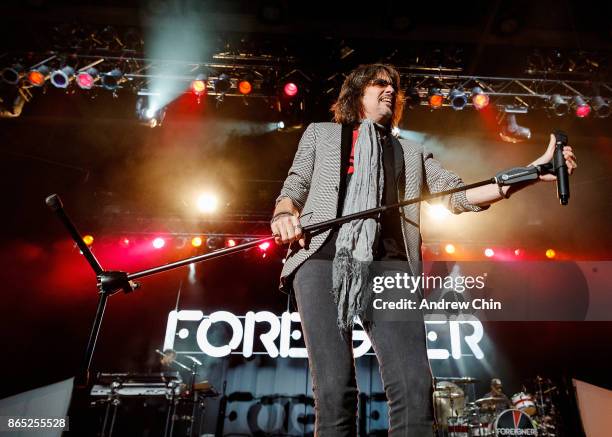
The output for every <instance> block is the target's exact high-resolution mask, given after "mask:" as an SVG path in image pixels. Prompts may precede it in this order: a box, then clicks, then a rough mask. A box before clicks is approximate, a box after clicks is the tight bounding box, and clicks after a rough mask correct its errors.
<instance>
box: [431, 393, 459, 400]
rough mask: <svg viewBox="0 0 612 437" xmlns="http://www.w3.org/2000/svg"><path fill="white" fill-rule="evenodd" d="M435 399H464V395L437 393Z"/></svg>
mask: <svg viewBox="0 0 612 437" xmlns="http://www.w3.org/2000/svg"><path fill="white" fill-rule="evenodd" d="M434 393H435V392H434ZM435 397H436V398H439V399H459V398H461V399H463V393H452V392H451V393H440V394H437V393H435Z"/></svg>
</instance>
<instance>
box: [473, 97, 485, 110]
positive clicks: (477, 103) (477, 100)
mask: <svg viewBox="0 0 612 437" xmlns="http://www.w3.org/2000/svg"><path fill="white" fill-rule="evenodd" d="M472 103H473V104H474V108H476V109H478V110H481V109H483V108H486V107H487V106H489V96H487V95H486V94H476V95H475V96H474V97H473V98H472Z"/></svg>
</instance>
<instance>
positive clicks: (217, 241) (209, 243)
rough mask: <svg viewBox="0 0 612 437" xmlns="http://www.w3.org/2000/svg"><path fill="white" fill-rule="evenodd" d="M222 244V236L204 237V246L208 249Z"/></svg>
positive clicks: (215, 248) (217, 247)
mask: <svg viewBox="0 0 612 437" xmlns="http://www.w3.org/2000/svg"><path fill="white" fill-rule="evenodd" d="M221 246H223V238H221V237H208V238H207V239H206V247H208V250H217V249H220V248H221Z"/></svg>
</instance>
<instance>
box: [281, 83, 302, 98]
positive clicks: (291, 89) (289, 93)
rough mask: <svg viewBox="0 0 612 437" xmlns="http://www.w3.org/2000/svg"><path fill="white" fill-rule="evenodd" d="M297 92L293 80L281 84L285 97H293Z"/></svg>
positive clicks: (297, 89)
mask: <svg viewBox="0 0 612 437" xmlns="http://www.w3.org/2000/svg"><path fill="white" fill-rule="evenodd" d="M298 92H299V88H298V86H297V85H296V84H295V83H294V82H287V83H286V84H285V85H284V86H283V94H284V95H285V96H286V97H290V98H291V97H295V96H296V95H297V93H298Z"/></svg>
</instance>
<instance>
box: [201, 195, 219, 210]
mask: <svg viewBox="0 0 612 437" xmlns="http://www.w3.org/2000/svg"><path fill="white" fill-rule="evenodd" d="M196 205H197V207H198V210H199V211H200V212H203V213H211V212H215V211H216V210H217V208H218V206H219V199H218V198H217V196H215V195H214V194H211V193H203V194H200V196H199V197H198V200H197V202H196Z"/></svg>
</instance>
